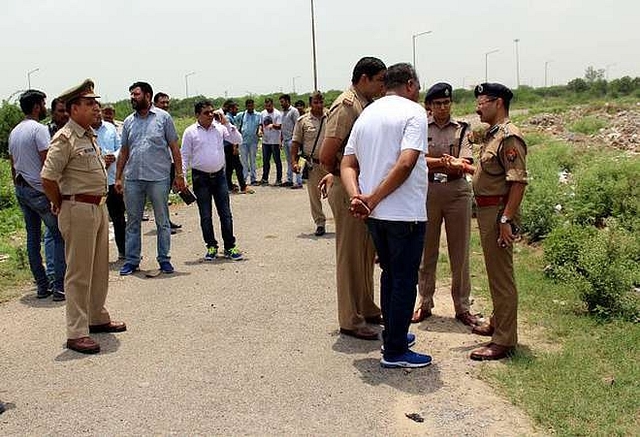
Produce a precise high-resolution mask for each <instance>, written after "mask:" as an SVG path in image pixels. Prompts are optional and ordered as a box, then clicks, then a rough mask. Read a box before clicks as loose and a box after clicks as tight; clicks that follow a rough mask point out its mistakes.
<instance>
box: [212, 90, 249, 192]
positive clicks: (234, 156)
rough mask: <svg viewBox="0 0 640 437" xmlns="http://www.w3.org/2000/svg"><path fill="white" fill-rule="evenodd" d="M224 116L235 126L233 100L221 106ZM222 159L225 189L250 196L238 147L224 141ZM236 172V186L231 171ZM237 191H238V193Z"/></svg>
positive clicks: (235, 111) (235, 106) (235, 108)
mask: <svg viewBox="0 0 640 437" xmlns="http://www.w3.org/2000/svg"><path fill="white" fill-rule="evenodd" d="M222 110H223V111H224V116H225V117H226V119H227V121H229V123H231V125H233V126H236V116H237V115H238V104H237V103H236V102H234V101H233V100H227V101H226V102H224V104H223V105H222ZM218 118H219V117H218ZM224 159H225V175H226V178H227V187H228V189H229V191H230V192H234V193H237V192H240V193H241V194H252V193H253V192H254V191H253V190H251V189H249V188H247V182H246V179H245V177H244V169H243V167H242V162H241V161H240V145H239V144H233V143H231V142H229V141H227V140H224ZM234 170H235V172H236V178H237V179H238V185H239V187H238V185H235V184H234V183H233V181H232V177H233V171H234ZM238 189H239V190H240V191H238Z"/></svg>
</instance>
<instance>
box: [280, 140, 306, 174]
mask: <svg viewBox="0 0 640 437" xmlns="http://www.w3.org/2000/svg"><path fill="white" fill-rule="evenodd" d="M282 147H283V148H284V156H286V158H287V182H293V174H294V173H293V168H291V140H284V141H283V142H282ZM294 158H295V157H294ZM295 184H296V185H302V172H298V173H296V181H295Z"/></svg>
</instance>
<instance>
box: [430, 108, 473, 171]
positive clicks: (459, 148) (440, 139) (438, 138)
mask: <svg viewBox="0 0 640 437" xmlns="http://www.w3.org/2000/svg"><path fill="white" fill-rule="evenodd" d="M468 128H469V124H468V123H466V122H464V121H456V120H454V119H452V118H450V119H449V121H448V122H447V123H446V124H445V125H444V126H439V125H438V123H436V121H435V120H434V119H433V118H431V119H429V151H428V153H427V156H428V157H429V158H441V157H442V155H444V154H447V155H450V156H453V157H455V158H463V159H466V160H467V161H469V162H473V146H472V145H471V143H470V142H469V139H468V138H467V132H468ZM438 172H439V173H443V172H444V173H446V170H445V169H444V168H439V169H438ZM454 173H455V174H456V175H457V174H458V173H459V172H454Z"/></svg>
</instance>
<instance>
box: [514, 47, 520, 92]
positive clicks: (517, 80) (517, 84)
mask: <svg viewBox="0 0 640 437" xmlns="http://www.w3.org/2000/svg"><path fill="white" fill-rule="evenodd" d="M513 42H514V43H515V45H516V89H518V88H520V53H519V52H518V43H519V42H520V38H516V39H514V40H513Z"/></svg>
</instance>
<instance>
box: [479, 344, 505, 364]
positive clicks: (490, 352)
mask: <svg viewBox="0 0 640 437" xmlns="http://www.w3.org/2000/svg"><path fill="white" fill-rule="evenodd" d="M512 352H513V348H512V347H509V346H500V345H499V344H495V343H489V344H488V345H487V346H482V347H481V348H478V349H476V350H473V351H471V355H470V356H469V358H471V359H472V360H476V361H486V360H500V359H502V358H506V357H508V356H511V353H512Z"/></svg>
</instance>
